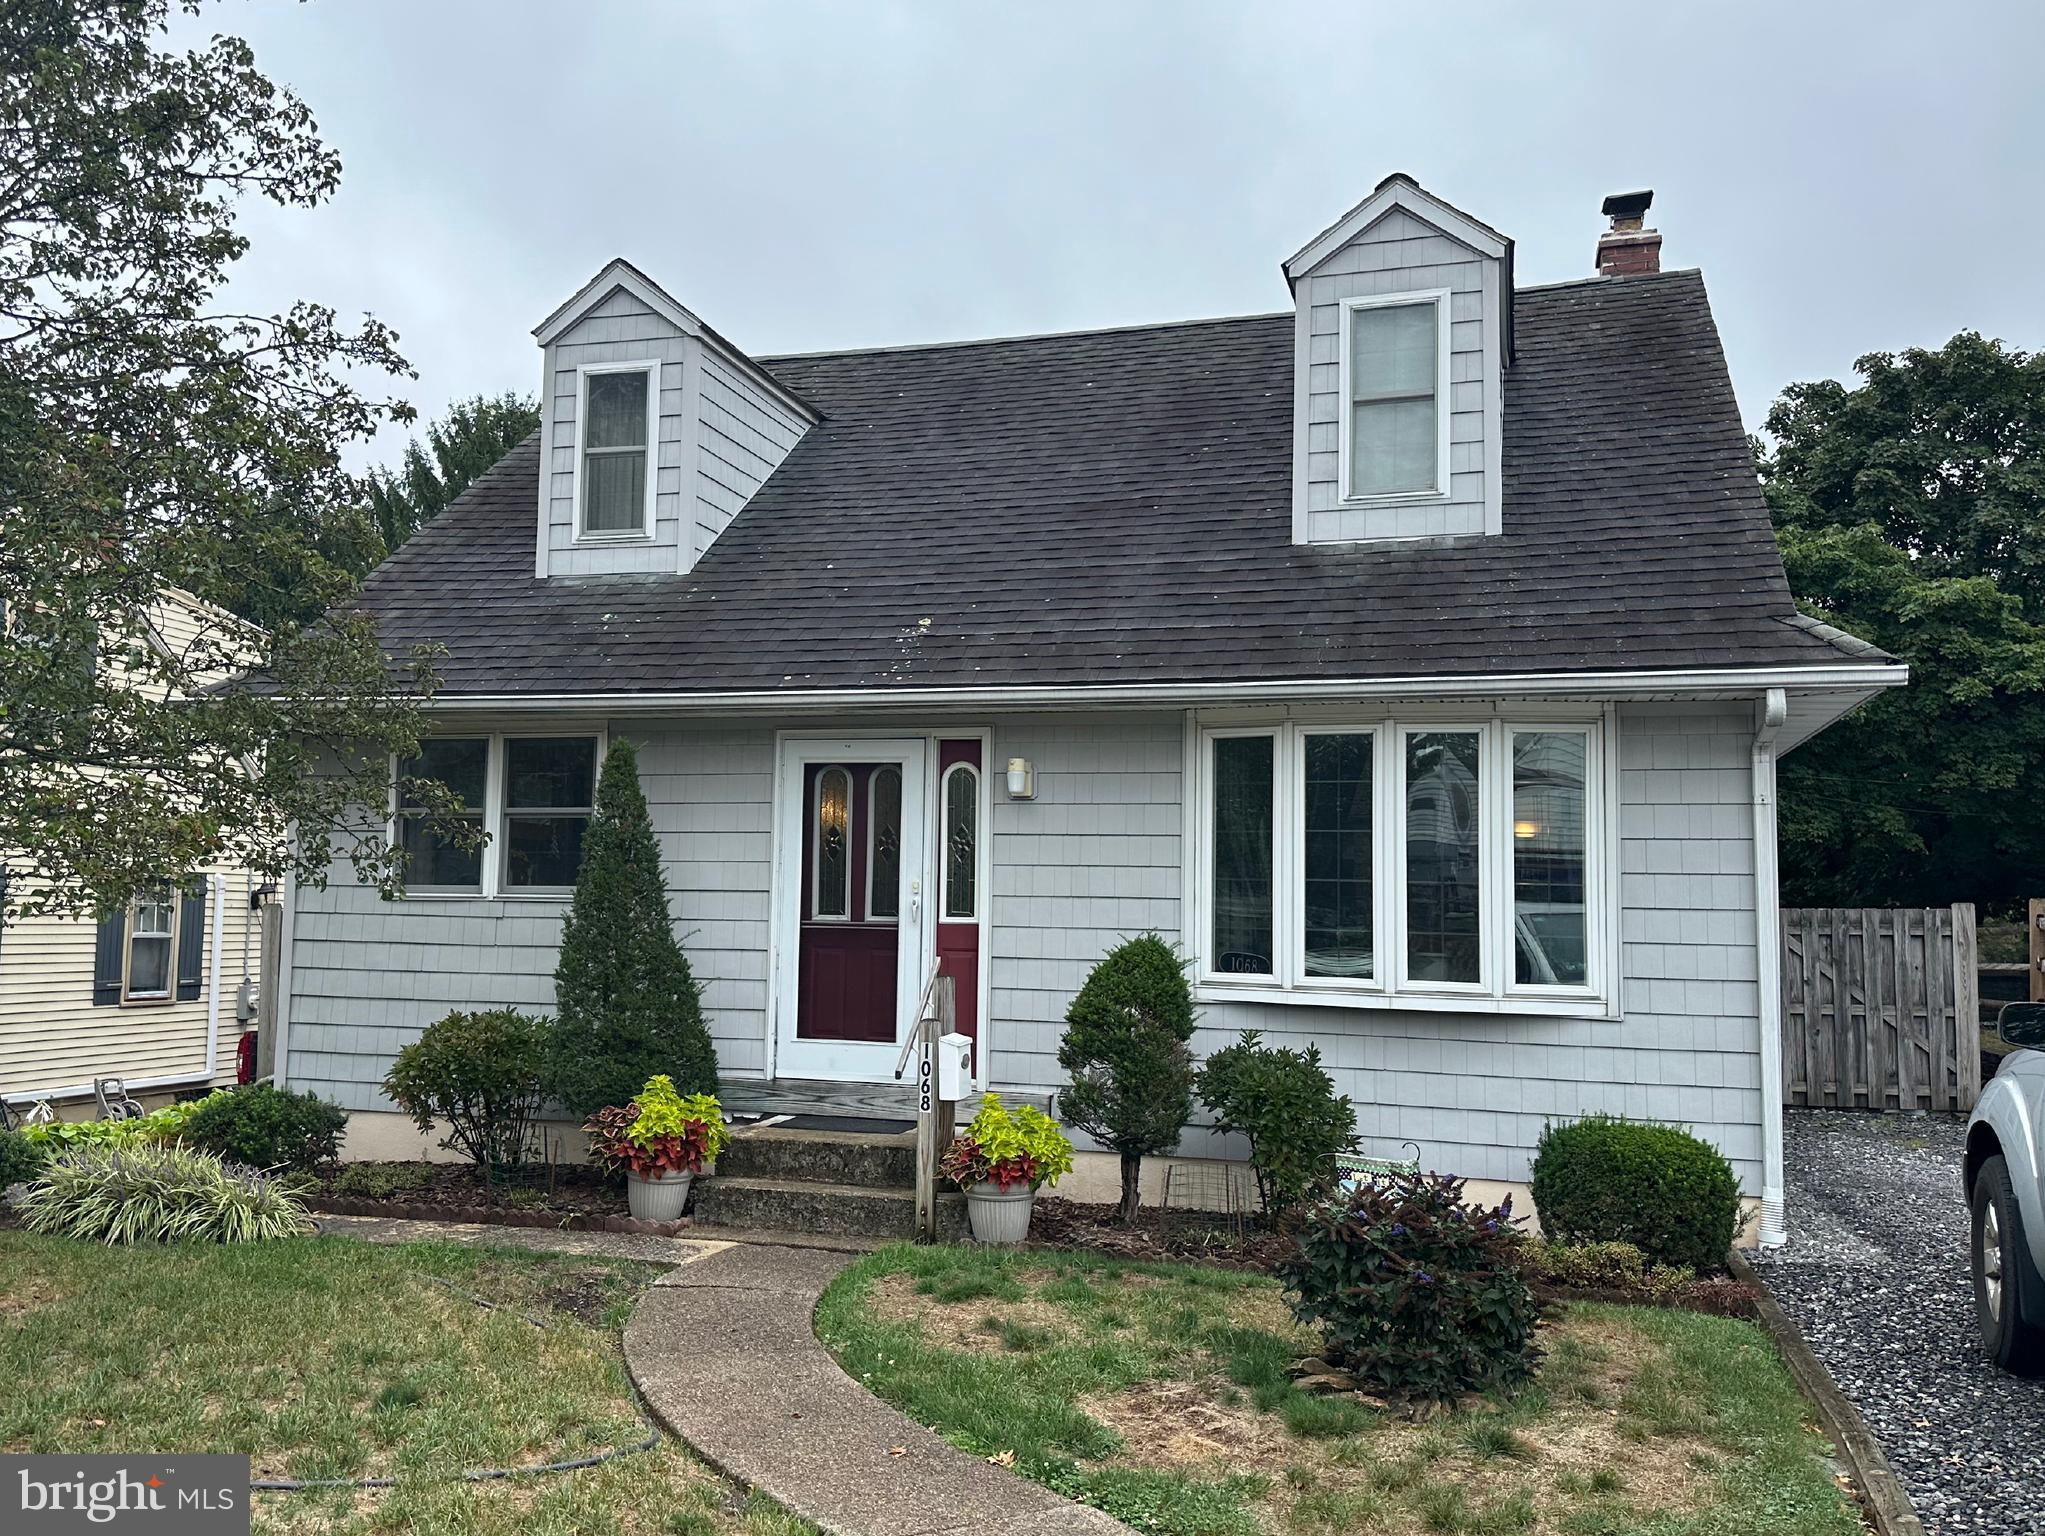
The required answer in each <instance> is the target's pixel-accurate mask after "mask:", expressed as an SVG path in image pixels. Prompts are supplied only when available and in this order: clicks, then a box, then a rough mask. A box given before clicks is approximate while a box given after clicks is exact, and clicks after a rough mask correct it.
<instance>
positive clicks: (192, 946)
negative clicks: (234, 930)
mask: <svg viewBox="0 0 2045 1536" xmlns="http://www.w3.org/2000/svg"><path fill="white" fill-rule="evenodd" d="M205 990H206V879H205V877H204V876H203V875H202V876H200V878H199V882H198V884H196V885H194V886H192V887H191V888H190V889H188V890H187V891H186V892H185V898H184V901H183V902H182V903H180V905H179V907H178V989H177V999H178V1001H179V1002H181V1003H189V1002H190V1001H191V1000H192V999H193V998H195V997H197V996H198V995H199V994H200V993H201V992H203V991H205Z"/></svg>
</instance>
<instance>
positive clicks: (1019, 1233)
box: [966, 1184, 1037, 1247]
mask: <svg viewBox="0 0 2045 1536" xmlns="http://www.w3.org/2000/svg"><path fill="white" fill-rule="evenodd" d="M1036 1201H1037V1192H1036V1191H1035V1190H1034V1189H1032V1188H1030V1186H1029V1185H1027V1184H1017V1185H1016V1186H1014V1187H1013V1188H1012V1189H1008V1190H1003V1189H1001V1188H1000V1187H999V1186H998V1185H994V1184H975V1185H974V1186H973V1187H972V1188H971V1189H969V1190H967V1191H966V1219H967V1220H968V1221H969V1222H971V1223H972V1225H973V1240H974V1241H975V1242H980V1243H988V1244H992V1245H999V1246H1001V1247H1007V1246H1009V1245H1010V1244H1014V1243H1019V1242H1021V1241H1022V1240H1023V1239H1024V1238H1026V1237H1028V1236H1029V1235H1030V1208H1031V1207H1032V1206H1034V1205H1035V1204H1036Z"/></svg>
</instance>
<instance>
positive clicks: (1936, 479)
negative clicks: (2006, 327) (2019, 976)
mask: <svg viewBox="0 0 2045 1536" xmlns="http://www.w3.org/2000/svg"><path fill="white" fill-rule="evenodd" d="M1855 367H1856V369H1857V370H1858V372H1859V374H1860V376H1861V382H1860V384H1859V385H1858V386H1857V387H1853V388H1849V387H1848V386H1846V385H1844V384H1841V383H1839V382H1838V381H1836V380H1820V381H1818V382H1815V383H1806V384H1796V385H1792V386H1791V387H1790V388H1789V389H1787V390H1786V391H1784V393H1783V395H1782V398H1781V399H1779V400H1778V401H1777V402H1776V404H1775V406H1774V408H1773V409H1772V410H1771V411H1770V412H1769V415H1768V422H1767V427H1768V433H1769V436H1770V438H1771V439H1772V442H1770V443H1768V444H1765V445H1763V446H1762V447H1761V449H1760V451H1759V455H1758V458H1759V465H1760V471H1761V479H1762V484H1763V486H1764V488H1765V490H1766V492H1767V496H1768V503H1769V507H1770V510H1771V512H1772V514H1773V516H1774V520H1775V525H1776V531H1777V536H1778V538H1779V539H1780V541H1781V545H1782V556H1783V564H1784V567H1785V568H1786V570H1787V571H1788V574H1789V582H1790V587H1791V589H1792V590H1793V591H1794V592H1795V594H1796V596H1797V600H1798V602H1799V604H1800V605H1801V606H1802V607H1803V608H1804V609H1805V610H1806V611H1807V612H1810V613H1812V614H1814V615H1816V616H1817V617H1819V618H1822V619H1825V620H1827V621H1828V622H1830V623H1834V624H1837V625H1839V626H1840V627H1841V628H1843V629H1846V630H1849V631H1851V632H1852V633H1853V634H1856V635H1858V636H1860V637H1861V638H1863V639H1865V640H1869V641H1872V642H1873V643H1874V644H1876V645H1878V646H1880V647H1882V649H1884V650H1886V651H1889V652H1890V653H1892V654H1894V655H1896V656H1898V657H1900V658H1901V659H1903V660H1904V661H1907V662H1908V663H1909V664H1910V670H1911V678H1910V686H1909V687H1908V688H1907V689H1902V690H1898V691H1894V692H1891V693H1888V694H1885V695H1883V696H1882V697H1881V698H1879V699H1876V700H1875V701H1873V702H1872V703H1870V704H1867V705H1865V706H1863V707H1862V708H1861V709H1860V710H1858V711H1857V712H1856V713H1855V714H1853V715H1851V716H1849V717H1848V718H1847V719H1846V720H1844V721H1842V722H1841V723H1840V724H1838V725H1836V726H1833V727H1832V728H1831V729H1830V730H1829V731H1827V732H1826V734H1825V736H1824V737H1823V739H1822V740H1821V741H1820V742H1819V743H1818V744H1816V745H1815V746H1814V747H1811V748H1807V749H1805V750H1802V751H1798V752H1794V753H1792V754H1790V755H1789V756H1788V757H1786V758H1784V759H1783V761H1782V767H1781V811H1780V822H1781V836H1782V886H1783V899H1784V900H1785V901H1786V902H1788V903H1791V904H1810V905H1870V906H1885V905H1892V904H1894V905H1937V904H1943V903H1945V902H1949V901H1974V902H1976V903H1978V904H1981V905H1983V906H1985V907H1989V908H1998V907H2005V906H2009V905H2011V904H2014V903H2015V902H2017V901H2019V900H2021V899H2022V898H2024V897H2026V896H2030V895H2036V894H2037V891H2036V890H2035V889H2034V887H2036V885H2037V883H2038V872H2039V871H2040V870H2041V869H2045V820H2041V819H2040V818H2039V817H2038V816H2037V814H2036V810H2035V807H2036V806H2038V805H2039V804H2040V803H2045V355H2040V354H2026V353H2023V352H2018V351H2015V350H2013V349H2010V348H2007V347H2005V346H2003V345H2002V344H2001V343H2000V342H1996V341H1988V340H1984V339H1983V338H1982V337H1980V336H1979V335H1976V334H1975V333H1973V332H1971V331H1969V332H1962V333H1961V334H1960V335H1958V336H1955V337H1954V338H1953V339H1952V340H1951V341H1949V342H1948V343H1947V344H1946V345H1945V346H1944V347H1942V348H1940V349H1938V350H1936V351H1929V350H1922V349H1913V350H1910V351H1907V352H1904V353H1902V354H1900V355H1895V354H1890V353H1884V352H1878V353H1871V354H1870V355H1868V356H1866V357H1863V358H1861V359H1860V361H1859V362H1858V363H1857V364H1856V365H1855Z"/></svg>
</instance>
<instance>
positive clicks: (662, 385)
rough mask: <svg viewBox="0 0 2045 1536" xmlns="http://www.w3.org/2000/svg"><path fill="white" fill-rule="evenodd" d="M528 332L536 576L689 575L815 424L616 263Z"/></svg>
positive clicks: (660, 293) (628, 267)
mask: <svg viewBox="0 0 2045 1536" xmlns="http://www.w3.org/2000/svg"><path fill="white" fill-rule="evenodd" d="M533 335H534V336H535V337H536V338H537V339H538V340H539V343H540V350H541V353H542V355H543V357H544V359H545V361H544V371H543V373H542V375H541V377H542V381H543V382H542V387H541V391H540V434H541V435H540V441H541V443H542V444H543V445H544V446H543V453H544V459H543V463H542V468H541V473H540V490H539V508H538V517H539V526H538V537H537V538H536V540H535V541H534V570H535V573H536V574H537V575H540V576H612V575H640V574H652V573H658V574H673V573H675V572H678V571H687V570H690V569H691V568H692V567H694V565H695V564H696V562H697V561H698V560H700V559H701V558H702V557H703V554H704V552H705V551H707V550H708V549H709V548H710V545H711V542H712V541H713V540H714V539H716V537H717V536H718V535H719V534H720V533H722V532H723V531H724V529H725V527H726V526H727V525H728V524H729V523H730V522H731V520H732V518H734V517H736V516H737V515H738V512H739V509H740V508H742V507H743V506H745V504H746V503H747V502H748V501H749V500H751V499H752V496H753V493H754V492H755V491H757V490H758V489H759V488H760V486H761V485H762V484H763V483H765V481H766V479H767V477H768V476H769V475H771V474H772V473H773V472H774V470H775V468H776V466H778V465H779V464H780V463H781V461H782V460H783V459H785V458H786V457H787V456H788V454H789V451H790V450H791V449H793V448H794V447H795V445H796V443H797V442H799V441H800V440H801V438H802V435H803V434H804V433H805V432H807V431H808V430H809V429H810V427H811V426H812V425H814V424H815V423H816V421H817V419H818V418H817V413H816V412H815V411H814V410H813V409H811V408H810V406H809V405H808V404H806V403H805V402H804V401H803V400H802V399H801V398H799V397H798V396H797V395H796V394H795V393H794V392H793V391H791V390H789V389H787V388H786V387H785V386H783V385H782V384H781V383H779V382H778V381H777V380H776V379H775V378H774V376H773V375H772V374H770V373H768V372H767V371H766V369H764V368H762V367H760V365H759V364H757V363H755V362H753V361H752V360H751V359H750V358H748V357H747V356H746V355H745V354H744V353H743V352H740V351H739V350H738V349H737V348H736V347H734V346H732V345H731V343H729V342H727V341H726V340H725V339H724V338H723V337H721V336H719V335H718V334H717V333H716V332H715V331H713V330H711V329H710V328H709V327H708V326H706V325H705V324H704V323H703V322H702V321H701V320H699V319H698V318H697V317H696V316H695V315H693V314H691V313H690V312H689V310H687V309H686V308H684V307H683V306H682V305H681V304H680V303H679V302H677V301H676V299H675V298H674V297H673V295H671V294H669V293H668V292H667V291H666V290H664V289H663V288H661V286H660V285H659V284H658V283H655V282H654V281H653V280H652V279H651V278H649V277H647V276H646V274H645V273H643V272H641V271H640V270H639V269H638V268H637V267H635V266H633V265H632V264H631V263H630V262H628V261H624V260H616V261H613V262H611V263H610V264H609V265H608V266H606V267H605V268H604V269H603V271H601V272H599V273H598V274H597V275H596V276H595V277H594V278H592V279H591V280H590V281H589V282H588V283H586V284H584V285H583V287H582V288H581V289H580V290H579V291H578V292H577V293H576V295H575V296H574V297H573V298H571V299H570V300H569V301H568V302H567V303H566V304H563V305H562V306H561V307H560V308H559V309H557V310H555V311H554V313H553V314H551V315H549V316H548V317H547V318H546V320H545V321H543V322H542V323H541V324H540V325H539V326H538V328H537V329H535V330H534V332H533Z"/></svg>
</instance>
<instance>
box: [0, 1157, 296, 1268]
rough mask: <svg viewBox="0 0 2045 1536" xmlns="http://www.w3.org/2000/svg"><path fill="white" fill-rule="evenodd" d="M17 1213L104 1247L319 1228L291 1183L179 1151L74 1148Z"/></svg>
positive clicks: (261, 1236)
mask: <svg viewBox="0 0 2045 1536" xmlns="http://www.w3.org/2000/svg"><path fill="white" fill-rule="evenodd" d="M17 1209H18V1210H19V1211H20V1213H21V1217H22V1220H23V1222H24V1223H25V1224H26V1225H27V1227H28V1229H29V1230H30V1231H31V1232H42V1233H46V1234H50V1235H53V1236H58V1237H71V1238H77V1239H79V1240H80V1241H82V1242H97V1243H107V1244H117V1243H164V1242H206V1243H254V1242H263V1241H266V1240H268V1239H271V1238H278V1237H299V1236H303V1235H304V1234H306V1233H309V1232H311V1231H312V1230H313V1222H312V1218H311V1217H310V1216H308V1215H307V1214H306V1211H305V1207H304V1206H303V1205H302V1204H300V1203H299V1201H298V1199H297V1197H296V1196H295V1195H294V1194H293V1192H292V1189H291V1186H290V1185H289V1184H288V1183H287V1182H285V1181H282V1180H279V1179H276V1178H273V1177H272V1176H270V1175H269V1174H266V1173H260V1172H257V1171H256V1170H254V1169H251V1168H242V1167H238V1166H236V1165H235V1164H233V1163H227V1162H223V1161H222V1160H221V1159H219V1158H218V1157H215V1156H214V1155H213V1154H212V1153H210V1152H201V1151H199V1150H197V1149H196V1148H193V1147H186V1146H179V1145H176V1144H148V1143H144V1144H138V1145H133V1146H84V1147H76V1148H73V1149H72V1150H70V1151H68V1152H65V1153H63V1154H62V1155H60V1156H58V1157H56V1158H54V1159H52V1160H51V1161H50V1163H49V1164H48V1165H47V1166H46V1167H45V1168H44V1169H43V1171H42V1173H41V1175H40V1176H39V1177H38V1178H37V1180H36V1182H35V1183H33V1184H31V1185H30V1186H29V1191H28V1193H27V1195H25V1196H24V1197H23V1198H22V1200H21V1202H20V1204H19V1206H18V1207H17Z"/></svg>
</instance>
